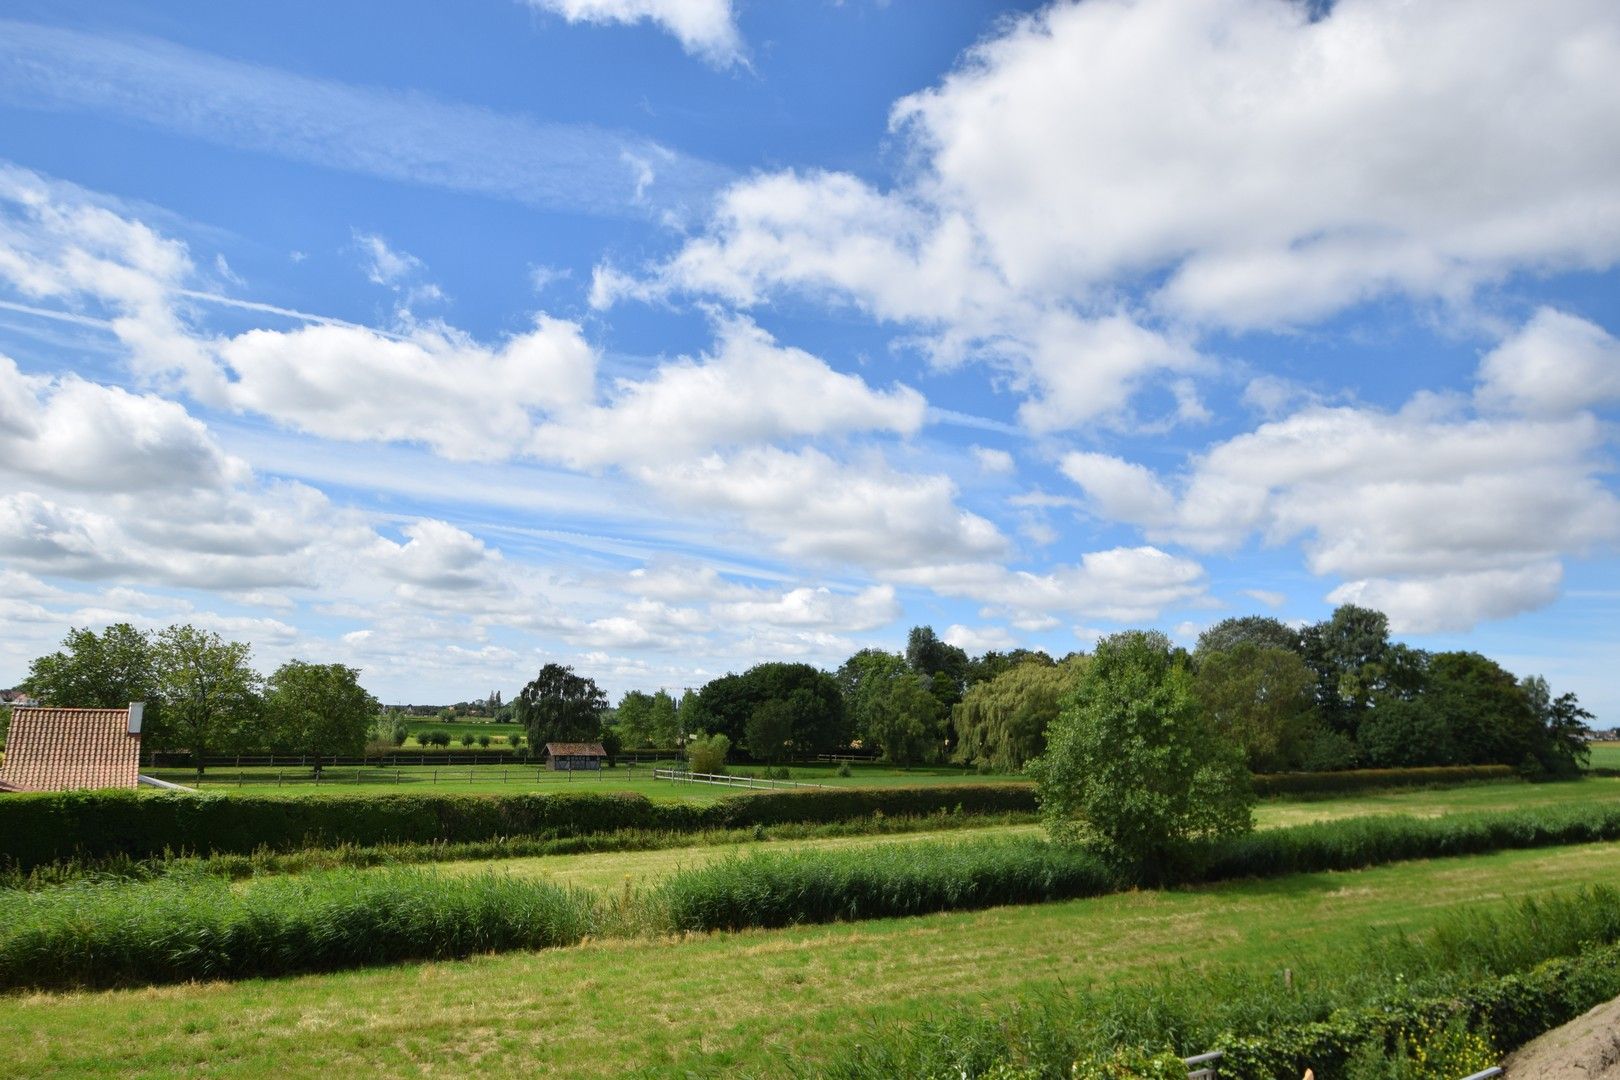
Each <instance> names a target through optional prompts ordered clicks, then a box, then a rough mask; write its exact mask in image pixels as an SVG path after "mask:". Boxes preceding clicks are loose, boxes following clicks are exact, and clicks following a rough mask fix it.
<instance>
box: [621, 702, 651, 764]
mask: <svg viewBox="0 0 1620 1080" xmlns="http://www.w3.org/2000/svg"><path fill="white" fill-rule="evenodd" d="M652 711H653V696H652V695H651V694H649V693H647V692H646V691H644V690H629V691H626V692H625V695H624V696H623V697H622V698H620V699H619V704H618V707H616V708H615V709H614V710H613V726H614V728H615V729H616V730H617V731H618V733H619V739H620V741H621V742H622V743H623V744H624V745H625V746H626V747H629V748H630V749H632V750H633V749H635V748H637V747H641V746H651V745H653V738H652Z"/></svg>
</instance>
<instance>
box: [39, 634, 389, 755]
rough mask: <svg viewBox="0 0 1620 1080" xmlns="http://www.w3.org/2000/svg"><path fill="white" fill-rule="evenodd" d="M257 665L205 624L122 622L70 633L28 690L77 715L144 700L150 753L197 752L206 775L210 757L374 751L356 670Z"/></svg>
mask: <svg viewBox="0 0 1620 1080" xmlns="http://www.w3.org/2000/svg"><path fill="white" fill-rule="evenodd" d="M251 659H252V649H251V647H250V646H249V645H248V644H246V643H245V642H240V641H228V640H226V639H224V638H222V637H220V635H218V634H217V633H214V632H213V631H210V630H201V629H198V628H197V627H195V626H190V625H179V624H177V625H174V626H169V627H166V628H164V629H162V630H158V631H155V632H149V631H145V630H139V629H136V628H135V627H134V626H131V625H130V624H129V623H114V624H113V625H111V626H109V627H107V628H106V629H105V630H104V631H102V632H101V633H100V634H97V633H96V632H95V631H94V630H80V629H77V628H75V629H72V630H70V631H68V634H67V637H66V638H64V639H63V642H62V648H61V649H59V650H58V651H56V652H54V653H51V654H49V655H47V656H42V657H39V658H38V659H36V660H34V661H33V662H32V663H31V664H30V665H29V670H28V677H27V678H26V679H25V680H24V681H23V684H22V686H23V689H24V690H26V691H27V692H28V693H29V694H30V695H31V696H33V697H35V698H38V699H39V700H40V701H42V702H43V703H44V704H46V705H56V706H63V707H67V708H81V709H121V708H123V707H124V706H126V705H128V704H129V703H130V702H132V701H143V702H145V703H146V712H145V716H144V718H143V721H142V731H141V742H142V745H143V748H150V749H151V750H154V751H180V752H185V753H189V754H191V755H192V757H193V759H194V760H195V762H196V764H197V767H198V769H199V770H201V768H202V765H203V760H204V758H205V757H206V756H207V755H209V754H222V753H223V754H233V753H235V754H242V753H253V752H260V751H266V750H269V751H274V752H276V753H293V754H307V755H309V756H311V757H314V758H315V759H316V760H317V762H318V761H319V759H320V758H321V757H331V756H333V755H339V754H358V753H361V752H362V751H363V750H364V749H365V746H366V741H367V739H368V738H369V737H370V736H371V735H372V733H373V727H374V724H375V722H376V719H377V717H378V705H377V700H376V699H375V698H374V697H372V696H371V694H369V693H368V692H367V691H366V690H365V689H364V688H363V687H361V685H360V682H359V675H360V673H359V672H358V671H357V670H356V669H354V668H351V667H345V666H344V665H342V664H316V663H309V662H307V661H304V660H289V661H288V662H287V663H285V664H282V665H281V666H280V667H278V668H276V669H275V671H273V672H271V673H270V674H269V675H268V676H266V675H262V674H260V673H259V672H258V671H256V670H254V668H253V666H252V664H251V662H250V661H251ZM316 768H317V771H319V765H318V764H317V766H316Z"/></svg>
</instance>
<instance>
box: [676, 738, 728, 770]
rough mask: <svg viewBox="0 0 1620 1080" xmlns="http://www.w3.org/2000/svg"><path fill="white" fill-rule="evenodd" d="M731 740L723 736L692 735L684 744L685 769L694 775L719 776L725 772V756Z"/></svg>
mask: <svg viewBox="0 0 1620 1080" xmlns="http://www.w3.org/2000/svg"><path fill="white" fill-rule="evenodd" d="M730 752H731V740H730V739H728V738H726V737H725V736H724V735H720V734H715V735H694V736H693V737H692V738H691V739H690V740H689V741H688V742H687V744H686V763H687V767H688V768H689V769H691V770H692V771H693V772H695V773H714V774H717V775H718V774H719V773H723V772H725V771H726V755H727V754H728V753H730Z"/></svg>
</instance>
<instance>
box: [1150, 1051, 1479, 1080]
mask: <svg viewBox="0 0 1620 1080" xmlns="http://www.w3.org/2000/svg"><path fill="white" fill-rule="evenodd" d="M1222 1056H1223V1055H1222V1053H1221V1051H1219V1050H1211V1051H1210V1052H1209V1053H1207V1054H1194V1055H1193V1056H1192V1057H1189V1058H1182V1059H1181V1063H1182V1064H1183V1065H1185V1066H1187V1080H1215V1066H1216V1063H1217V1062H1219V1061H1220V1060H1221V1057H1222ZM1501 1075H1502V1067H1501V1066H1500V1065H1493V1066H1491V1067H1490V1068H1489V1069H1486V1070H1485V1071H1483V1072H1477V1073H1473V1074H1471V1075H1469V1076H1465V1077H1463V1078H1462V1080H1493V1078H1494V1077H1498V1076H1501Z"/></svg>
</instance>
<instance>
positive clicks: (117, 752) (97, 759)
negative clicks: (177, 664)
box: [0, 708, 141, 791]
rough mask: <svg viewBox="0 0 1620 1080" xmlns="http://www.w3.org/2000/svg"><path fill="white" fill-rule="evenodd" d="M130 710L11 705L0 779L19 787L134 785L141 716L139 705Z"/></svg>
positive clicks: (58, 788)
mask: <svg viewBox="0 0 1620 1080" xmlns="http://www.w3.org/2000/svg"><path fill="white" fill-rule="evenodd" d="M131 712H132V710H131V709H45V708H17V709H13V710H12V713H11V729H10V731H9V732H8V733H7V735H6V759H5V763H4V764H0V782H3V783H5V784H6V785H8V786H9V787H12V788H15V789H20V790H23V791H71V790H74V789H76V788H109V787H119V788H132V787H134V786H136V784H137V783H138V777H139V774H140V759H141V734H140V724H141V721H140V712H139V711H138V709H137V710H134V715H133V716H132V715H131ZM132 728H133V729H134V730H131V729H132Z"/></svg>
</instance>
